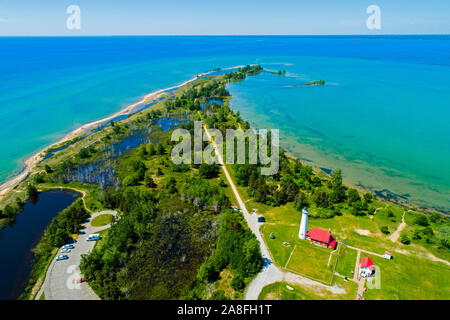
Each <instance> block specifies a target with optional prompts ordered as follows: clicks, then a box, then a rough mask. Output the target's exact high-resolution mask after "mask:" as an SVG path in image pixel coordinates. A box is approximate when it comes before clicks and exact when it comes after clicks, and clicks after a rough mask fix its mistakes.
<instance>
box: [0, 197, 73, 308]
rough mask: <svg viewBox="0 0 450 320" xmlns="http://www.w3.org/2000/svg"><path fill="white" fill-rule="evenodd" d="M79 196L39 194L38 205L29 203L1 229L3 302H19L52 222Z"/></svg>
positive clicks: (0, 260)
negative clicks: (34, 257) (42, 237)
mask: <svg viewBox="0 0 450 320" xmlns="http://www.w3.org/2000/svg"><path fill="white" fill-rule="evenodd" d="M79 196H80V195H79V194H78V193H75V192H72V191H59V190H52V191H48V192H44V193H40V194H39V197H38V198H37V199H36V201H37V202H31V201H27V203H26V204H25V206H24V209H23V211H22V212H21V213H20V214H18V215H17V216H16V220H15V222H14V224H10V225H8V226H7V227H5V228H4V229H0V262H1V263H0V274H2V276H1V277H0V300H5V299H17V298H18V297H19V295H20V294H21V293H23V292H24V290H25V288H26V286H27V284H28V276H29V274H30V271H31V267H32V261H33V253H32V249H33V248H34V247H35V246H36V245H37V244H38V242H39V239H40V238H41V236H42V233H43V232H44V230H45V228H46V227H47V226H48V225H49V224H50V221H51V220H52V219H53V218H54V217H56V216H57V215H58V213H59V212H60V211H62V210H63V209H65V208H67V207H68V206H69V205H70V204H71V203H72V202H73V201H74V200H75V199H76V198H77V197H79Z"/></svg>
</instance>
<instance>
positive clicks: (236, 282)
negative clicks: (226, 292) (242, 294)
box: [231, 275, 245, 291]
mask: <svg viewBox="0 0 450 320" xmlns="http://www.w3.org/2000/svg"><path fill="white" fill-rule="evenodd" d="M231 287H232V288H233V289H234V290H236V291H240V290H242V289H244V288H245V282H244V279H243V278H242V276H241V275H237V276H235V277H233V280H231Z"/></svg>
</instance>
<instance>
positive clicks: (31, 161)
mask: <svg viewBox="0 0 450 320" xmlns="http://www.w3.org/2000/svg"><path fill="white" fill-rule="evenodd" d="M241 67H244V65H239V66H234V67H228V68H223V69H221V70H231V69H236V68H241ZM214 72H215V71H208V72H204V73H201V74H199V75H197V76H195V77H193V78H191V79H189V80H186V81H184V82H183V83H181V84H179V85H176V86H172V87H169V88H165V89H160V90H157V91H154V92H152V93H149V94H147V95H145V96H144V97H143V98H142V99H141V100H140V101H138V102H136V103H133V104H131V105H129V106H127V107H126V108H124V109H122V110H120V111H118V112H116V113H114V114H112V115H110V116H108V117H106V118H103V119H100V120H97V121H93V122H90V123H87V124H85V125H82V126H81V127H79V128H77V129H75V130H73V131H71V132H70V133H68V134H67V135H66V136H64V137H63V138H62V139H60V140H59V141H56V142H55V143H53V144H51V145H49V146H46V147H45V148H43V149H42V150H40V151H39V152H36V153H35V154H33V155H32V156H31V157H29V158H28V159H26V160H25V161H24V169H23V170H22V172H21V173H20V174H19V175H17V176H15V177H13V178H11V179H9V180H7V181H6V182H5V183H3V184H2V185H1V186H0V200H2V199H3V197H4V196H5V195H6V194H7V193H8V192H10V191H11V190H12V189H14V188H15V187H16V186H17V185H18V184H19V183H20V182H22V181H23V180H24V179H25V178H26V177H27V176H28V174H29V173H30V172H31V171H32V170H33V168H34V167H35V166H36V165H37V164H38V163H39V162H41V161H42V160H43V158H44V157H43V156H42V154H43V152H44V151H45V150H47V149H48V148H51V147H54V146H56V145H59V144H62V143H64V142H66V141H69V140H72V139H74V138H76V137H78V136H80V135H82V134H84V133H87V132H90V131H91V130H92V129H95V128H97V127H99V126H101V125H103V124H104V123H106V122H108V121H110V120H112V119H114V118H116V117H118V116H121V115H131V114H133V110H134V108H136V106H138V105H140V104H143V103H146V102H149V101H151V100H155V99H158V98H160V97H161V96H162V95H163V94H165V93H167V91H170V90H174V89H178V88H180V87H183V86H185V85H187V84H189V83H191V82H193V81H195V80H197V79H198V78H200V77H203V76H206V75H208V74H211V73H214Z"/></svg>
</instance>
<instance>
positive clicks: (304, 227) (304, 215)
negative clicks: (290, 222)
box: [298, 207, 309, 240]
mask: <svg viewBox="0 0 450 320" xmlns="http://www.w3.org/2000/svg"><path fill="white" fill-rule="evenodd" d="M308 213H309V211H308V207H304V208H303V210H302V222H300V230H299V231H298V237H299V238H300V239H303V240H305V239H306V231H308Z"/></svg>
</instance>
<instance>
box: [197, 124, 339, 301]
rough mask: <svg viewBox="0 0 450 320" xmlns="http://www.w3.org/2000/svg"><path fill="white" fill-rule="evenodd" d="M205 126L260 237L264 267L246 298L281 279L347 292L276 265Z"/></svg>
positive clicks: (331, 290)
mask: <svg viewBox="0 0 450 320" xmlns="http://www.w3.org/2000/svg"><path fill="white" fill-rule="evenodd" d="M203 128H204V130H205V133H206V135H207V137H208V139H209V141H210V142H211V143H212V145H213V148H214V150H215V152H216V156H217V159H218V162H219V164H220V165H221V166H222V169H223V171H224V173H225V176H226V178H227V180H228V183H229V185H230V187H231V189H232V190H233V193H234V196H235V197H236V200H237V202H238V204H239V207H240V208H241V210H242V214H243V216H244V218H245V220H246V222H247V225H248V227H249V228H250V230H251V231H252V232H253V234H254V235H255V236H256V239H258V241H259V245H260V249H261V256H262V259H263V268H262V269H261V271H260V272H259V273H258V275H257V276H256V277H255V279H253V281H252V282H251V283H250V284H249V286H248V287H247V290H246V291H245V299H246V300H257V299H258V297H259V294H260V293H261V290H262V289H263V288H264V287H265V286H267V285H269V284H272V283H275V282H281V281H285V282H288V283H292V284H299V285H307V286H309V287H318V288H324V289H326V290H328V291H330V292H333V293H337V294H342V293H345V290H344V289H342V288H340V287H338V286H327V285H325V284H322V283H320V282H317V281H314V280H311V279H308V278H306V277H302V276H300V275H298V274H294V273H292V272H286V271H282V270H281V269H280V268H278V267H277V266H275V264H274V262H273V259H272V256H271V255H270V252H269V249H268V247H267V245H266V243H265V241H264V239H263V238H262V236H261V233H260V232H259V228H260V227H261V223H259V222H258V215H257V214H249V212H248V210H247V208H246V206H245V203H244V201H242V199H241V196H240V195H239V192H238V190H237V188H236V186H235V184H234V182H233V179H232V178H231V176H230V174H229V173H228V170H227V167H226V166H225V164H224V161H223V158H222V155H221V154H220V153H219V152H218V148H217V145H216V143H215V142H214V140H213V139H212V138H211V135H210V134H209V131H208V128H207V127H206V126H205V125H204V126H203Z"/></svg>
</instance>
